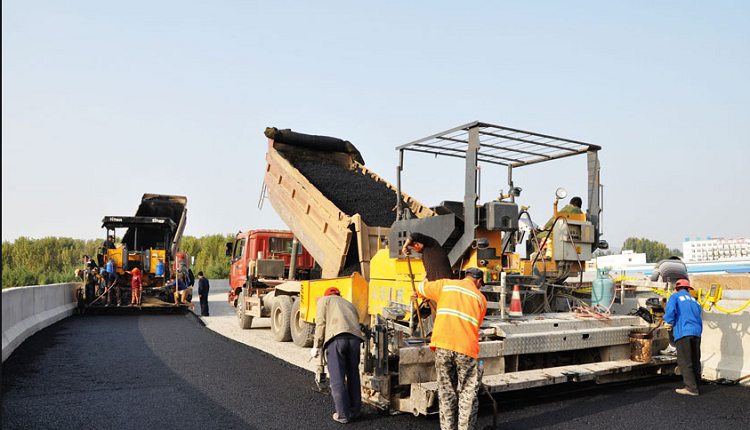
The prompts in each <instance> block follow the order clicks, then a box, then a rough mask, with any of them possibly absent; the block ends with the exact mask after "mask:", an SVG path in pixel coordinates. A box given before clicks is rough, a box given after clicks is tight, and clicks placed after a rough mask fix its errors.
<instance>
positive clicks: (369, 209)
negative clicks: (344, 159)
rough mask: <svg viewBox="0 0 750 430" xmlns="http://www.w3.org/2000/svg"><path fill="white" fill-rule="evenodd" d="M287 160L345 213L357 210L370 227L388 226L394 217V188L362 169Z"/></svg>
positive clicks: (353, 212) (353, 213) (348, 213)
mask: <svg viewBox="0 0 750 430" xmlns="http://www.w3.org/2000/svg"><path fill="white" fill-rule="evenodd" d="M290 162H291V163H292V164H293V165H294V167H296V168H297V170H299V171H300V173H302V174H303V175H304V176H305V177H306V178H307V179H308V180H309V181H310V182H311V183H312V184H313V185H315V187H316V188H317V189H318V190H319V191H320V192H321V193H323V195H324V196H326V198H328V200H330V201H331V202H332V203H333V204H334V205H336V207H338V208H339V209H340V210H341V211H342V212H344V213H346V214H347V215H349V216H352V215H355V214H359V215H360V216H362V219H363V220H364V222H365V223H366V224H367V225H368V226H370V227H390V226H391V224H393V222H394V221H395V220H396V192H395V191H394V190H392V189H390V188H388V186H387V185H386V184H385V183H383V182H378V181H376V180H375V179H374V178H373V177H372V176H370V175H367V174H363V173H362V169H360V168H357V169H355V170H349V169H346V168H344V167H339V166H334V165H331V164H326V163H320V162H313V161H308V160H301V159H298V160H290Z"/></svg>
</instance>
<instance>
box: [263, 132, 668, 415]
mask: <svg viewBox="0 0 750 430" xmlns="http://www.w3.org/2000/svg"><path fill="white" fill-rule="evenodd" d="M269 134H270V135H269ZM283 134H284V133H282V139H279V138H278V137H279V136H278V130H275V129H271V132H270V133H267V136H268V137H269V150H268V155H267V158H266V159H267V169H266V176H265V186H266V190H267V193H268V197H269V200H270V201H271V202H272V204H273V206H274V208H275V209H276V211H277V212H278V213H279V215H280V216H281V217H282V219H284V220H285V221H286V222H287V225H289V227H290V228H291V229H292V230H293V231H294V233H295V236H297V237H299V238H300V240H301V241H302V243H303V244H304V245H305V247H307V248H308V249H310V250H311V254H312V255H313V256H315V257H316V259H318V256H317V255H320V260H322V261H324V262H325V263H324V265H323V268H324V272H323V278H324V279H321V280H309V281H301V282H300V284H301V286H300V316H301V318H302V319H303V320H304V321H306V322H307V323H308V324H312V323H313V322H314V320H315V312H316V306H315V304H316V300H317V298H319V297H320V296H322V295H323V292H324V291H325V290H326V289H327V288H328V287H330V286H336V287H338V288H339V290H340V291H341V292H342V296H343V297H344V298H346V299H347V300H350V301H351V302H352V303H354V304H355V306H356V307H357V309H358V311H359V313H360V318H361V322H362V323H363V324H364V325H365V327H366V329H365V334H366V342H365V345H364V348H363V366H362V374H361V376H362V394H363V399H364V400H365V401H366V402H368V403H371V404H373V405H375V406H377V407H379V408H382V409H384V410H389V411H392V412H396V411H401V412H411V413H414V414H429V413H435V412H437V411H438V402H437V384H436V382H435V369H434V367H435V363H434V353H433V351H432V350H431V349H430V347H429V336H430V332H431V327H432V324H431V321H430V320H429V318H428V320H427V321H423V324H416V323H415V321H418V320H419V319H421V317H418V315H423V311H426V310H427V309H428V308H429V306H428V304H422V305H421V309H420V311H419V312H417V311H416V310H415V308H414V307H413V303H412V302H411V300H410V297H411V295H412V292H413V291H414V286H415V284H416V283H418V282H421V281H422V280H423V266H422V264H421V260H420V258H419V255H414V256H412V257H413V258H412V259H411V260H410V259H407V258H406V257H405V256H403V255H400V253H399V250H400V249H401V247H402V244H403V242H404V241H405V240H406V238H407V237H408V235H409V233H410V232H419V233H422V234H426V235H429V236H432V237H433V238H435V239H436V240H437V241H438V242H439V243H440V244H442V246H443V248H445V250H446V253H447V254H448V257H449V260H450V264H451V265H452V268H453V271H454V275H455V276H457V277H462V276H463V274H464V271H465V270H466V269H468V268H469V267H478V268H480V269H481V270H482V271H483V272H484V283H485V285H484V286H483V287H482V290H481V291H482V293H483V294H484V295H485V296H486V297H487V299H488V313H487V317H486V318H485V320H484V323H483V325H482V327H481V328H480V332H479V336H480V353H479V358H480V360H482V361H483V364H484V378H483V383H484V385H485V386H486V387H487V390H488V391H489V392H498V391H507V390H518V389H524V388H530V387H534V386H542V385H548V384H557V383H563V382H570V381H586V380H594V381H596V382H608V381H614V380H618V379H623V378H632V377H636V376H643V375H653V374H657V373H670V372H672V370H673V368H674V364H675V360H674V358H672V357H660V356H657V357H654V358H652V359H651V358H650V359H649V360H647V361H644V362H638V361H633V360H630V357H629V352H630V342H631V341H630V334H631V333H633V332H640V331H646V330H648V328H649V324H647V323H645V322H644V321H643V320H642V319H640V318H639V317H636V316H630V315H611V314H602V313H598V314H594V313H591V312H588V313H585V314H581V313H577V312H573V309H572V308H571V307H570V306H569V305H568V304H569V303H571V302H575V303H578V304H582V303H583V300H582V299H581V298H580V297H576V296H574V295H573V294H574V293H573V291H572V288H571V287H569V286H566V285H563V284H561V283H560V282H561V281H560V280H561V279H566V278H568V277H569V276H572V275H574V274H577V273H580V272H581V271H583V270H584V267H583V262H585V260H587V259H589V258H590V256H591V253H592V252H593V251H594V250H596V249H597V247H605V246H606V243H605V242H604V241H601V240H600V229H599V217H600V213H601V208H600V200H601V199H600V192H601V190H600V186H599V160H598V155H597V152H598V150H599V149H600V148H599V147H598V146H596V145H590V144H586V143H583V142H578V141H573V140H570V139H563V138H556V137H553V136H549V135H542V134H538V133H532V132H527V131H522V130H517V129H512V128H508V127H502V126H497V125H493V124H488V123H481V122H474V123H469V124H465V125H463V126H459V127H456V128H454V129H450V130H447V131H445V132H441V133H437V134H434V135H432V136H429V137H427V138H425V139H420V140H418V141H415V142H412V143H409V144H406V145H403V146H400V147H398V148H397V149H398V151H399V166H398V169H397V172H399V177H398V180H397V184H398V187H397V188H396V189H395V190H394V191H395V192H394V193H393V198H392V199H386V201H385V202H380V203H378V202H376V201H375V200H374V199H370V198H365V199H361V198H360V199H358V198H357V197H358V194H356V192H355V193H354V194H353V195H350V194H348V190H342V188H343V186H344V185H346V184H347V183H348V181H347V180H346V179H343V178H346V177H347V176H346V174H347V173H346V172H347V171H349V172H351V171H354V172H357V173H359V174H360V175H363V176H369V177H370V178H373V179H374V180H376V181H379V180H380V178H379V177H377V175H374V173H372V172H369V171H367V170H365V169H364V168H363V167H362V166H361V163H358V162H356V161H354V158H359V159H360V160H361V155H359V152H358V151H356V149H353V147H352V146H351V144H349V143H348V142H344V141H339V142H343V143H340V144H339V146H338V148H339V150H335V151H333V152H331V147H330V146H325V145H321V146H325V149H326V150H328V151H329V152H330V153H329V154H325V151H321V150H320V147H319V148H318V150H317V151H313V153H310V152H309V151H308V149H300V148H297V147H294V146H291V147H289V146H285V144H284V143H282V142H280V140H284V139H285V136H283ZM301 136H304V137H302V138H300V140H302V141H304V142H306V143H310V142H315V141H316V140H319V139H322V140H324V141H326V142H328V140H326V139H331V138H322V137H316V136H306V135H301ZM407 152H421V153H428V154H433V155H436V156H449V157H454V158H460V159H463V166H464V168H465V171H464V177H465V187H464V189H465V193H464V196H463V199H462V200H461V201H444V202H442V203H441V204H440V205H438V206H436V207H433V208H426V207H424V206H423V205H421V204H419V203H418V202H416V201H415V200H413V199H411V198H409V197H408V196H406V195H405V194H403V193H401V186H400V185H401V177H400V175H401V171H402V170H403V168H404V164H403V161H404V154H405V153H407ZM575 155H585V156H586V158H587V169H588V172H589V187H588V189H589V193H588V203H589V207H588V209H587V213H585V214H576V216H567V215H564V213H562V212H558V211H557V200H556V201H555V205H554V212H553V215H554V220H555V222H554V223H553V228H552V230H551V231H549V232H547V237H548V239H547V240H546V241H545V240H541V241H540V240H539V239H538V237H537V235H536V232H535V230H533V229H530V228H526V229H522V228H520V226H521V223H520V222H519V220H520V219H521V218H522V217H525V218H526V219H527V221H528V225H529V226H533V225H534V223H533V222H531V219H530V215H529V214H528V212H527V210H526V209H525V208H523V207H522V208H521V209H520V210H519V207H518V205H517V203H516V201H515V199H516V198H517V197H519V196H520V193H521V189H520V188H518V187H516V186H515V185H514V183H513V180H512V170H513V169H514V168H518V167H523V166H526V165H531V164H536V163H540V162H546V161H552V160H556V159H559V158H564V157H569V156H575ZM479 162H483V163H486V164H487V165H488V166H492V165H500V166H504V167H505V168H507V176H508V187H509V188H508V190H509V191H508V193H507V194H505V195H503V193H500V197H499V198H498V199H496V200H493V201H490V202H487V203H484V204H478V198H479V195H478V194H479V192H478V186H479V182H480V181H479V173H480V169H479ZM324 164H325V166H323V165H324ZM331 166H333V167H338V168H339V169H343V170H342V171H340V172H334V174H326V175H324V174H322V173H321V171H327V170H329V169H333V167H331ZM421 168H424V166H423V165H422V166H421ZM482 171H484V172H486V170H482ZM342 172H343V174H342ZM484 174H487V173H484ZM321 178H323V179H321ZM357 188H359V189H363V186H361V185H358V186H357ZM389 188H390V189H393V187H390V186H389ZM396 195H400V196H403V197H402V199H396V198H395V196H396ZM359 197H362V196H359ZM562 197H564V196H563V193H562V192H560V193H558V194H557V199H558V200H559V199H560V198H562ZM358 200H365V201H367V202H368V203H373V204H374V205H375V207H378V205H379V207H380V210H381V211H382V212H383V213H386V212H387V213H388V214H390V216H391V222H390V225H388V222H384V224H385V225H382V226H380V227H379V228H380V231H379V232H375V234H374V235H372V233H373V231H372V230H371V228H372V227H370V226H369V224H367V223H366V222H364V220H363V219H362V216H361V214H360V219H356V218H355V215H352V212H353V211H354V210H351V209H350V210H348V211H344V210H342V208H344V207H346V206H347V205H348V204H357V203H358ZM333 202H339V203H333ZM394 205H395V206H396V207H397V211H396V212H395V213H393V212H391V209H392V208H393V206H394ZM360 223H364V224H365V227H366V228H364V227H363V228H359V229H358V225H359V224H360ZM355 232H356V233H357V236H356V237H357V244H361V243H367V244H369V245H370V246H369V248H368V249H367V250H366V251H367V252H362V250H361V248H362V246H361V245H360V246H359V248H360V249H359V251H360V252H359V254H357V255H358V256H361V257H358V259H359V264H360V269H361V270H358V271H357V273H353V274H351V275H350V274H349V273H348V272H347V271H346V270H343V269H344V268H345V267H346V266H347V264H346V263H347V261H348V262H351V261H352V258H351V254H350V251H351V246H353V245H354V244H350V242H349V241H350V240H351V238H352V237H354V233H355ZM527 233H528V235H529V236H530V240H532V242H533V245H535V246H534V247H531V246H530V247H529V251H530V252H528V253H527V255H526V257H524V258H521V256H520V255H519V254H517V253H516V247H517V246H518V245H520V244H522V243H523V239H524V236H525V234H527ZM373 236H374V237H373ZM372 238H375V239H377V240H372ZM547 242H549V244H547ZM347 246H349V248H347ZM535 249H536V250H535ZM539 250H542V251H539ZM547 250H549V251H547ZM316 252H317V253H318V254H317V255H316ZM325 278H327V279H325ZM512 286H519V289H520V294H521V295H522V296H523V302H524V310H525V313H526V316H522V317H510V315H509V314H508V312H507V310H508V304H509V303H508V302H509V298H510V294H509V291H508V289H509V287H512ZM427 312H429V311H427ZM654 325H655V324H654ZM666 342H667V340H666V330H663V329H656V330H655V331H654V332H653V348H655V350H658V349H656V348H660V347H663V346H666Z"/></svg>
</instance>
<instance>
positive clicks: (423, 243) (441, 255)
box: [401, 233, 453, 281]
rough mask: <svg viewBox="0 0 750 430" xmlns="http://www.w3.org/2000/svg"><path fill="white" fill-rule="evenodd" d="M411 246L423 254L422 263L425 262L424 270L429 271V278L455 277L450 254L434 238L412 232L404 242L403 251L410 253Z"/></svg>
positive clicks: (405, 253)
mask: <svg viewBox="0 0 750 430" xmlns="http://www.w3.org/2000/svg"><path fill="white" fill-rule="evenodd" d="M409 248H411V249H413V250H414V251H416V252H418V253H420V254H422V264H424V270H425V272H427V274H426V277H427V280H429V281H437V280H438V279H445V278H452V277H453V269H451V263H450V261H449V260H448V254H446V253H445V249H443V247H442V246H440V243H438V241H437V240H435V239H434V238H432V237H430V236H427V235H424V234H421V233H411V234H409V238H408V239H406V242H404V246H403V248H401V253H402V254H403V255H405V256H406V255H409Z"/></svg>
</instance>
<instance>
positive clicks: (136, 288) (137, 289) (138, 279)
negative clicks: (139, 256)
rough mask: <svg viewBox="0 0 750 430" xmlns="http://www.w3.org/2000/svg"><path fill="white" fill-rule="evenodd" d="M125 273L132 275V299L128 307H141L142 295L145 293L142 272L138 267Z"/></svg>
mask: <svg viewBox="0 0 750 430" xmlns="http://www.w3.org/2000/svg"><path fill="white" fill-rule="evenodd" d="M125 273H127V274H129V275H130V288H131V297H130V304H129V305H128V306H140V305H141V293H142V291H143V277H142V275H141V270H140V269H139V268H137V267H136V268H134V269H133V270H126V271H125Z"/></svg>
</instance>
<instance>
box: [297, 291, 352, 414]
mask: <svg viewBox="0 0 750 430" xmlns="http://www.w3.org/2000/svg"><path fill="white" fill-rule="evenodd" d="M317 306H318V311H317V313H316V314H315V339H314V341H313V348H312V349H311V350H310V356H312V357H313V358H315V357H317V356H318V354H319V353H320V349H319V348H321V347H324V348H325V351H326V358H327V360H328V373H329V374H330V375H331V397H333V404H334V406H335V407H336V412H334V414H333V419H334V421H337V422H340V423H342V424H346V423H348V422H349V421H352V420H354V419H357V418H358V417H359V416H360V414H361V413H362V394H361V388H360V380H359V349H360V348H359V346H360V344H361V343H362V341H364V338H363V337H362V331H361V330H360V329H359V314H358V313H357V308H355V307H354V305H353V304H352V303H351V302H350V301H348V300H346V299H344V298H343V297H341V292H340V291H339V289H338V288H336V287H331V288H329V289H327V290H326V292H325V295H324V296H323V297H321V298H320V300H318V305H317Z"/></svg>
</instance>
